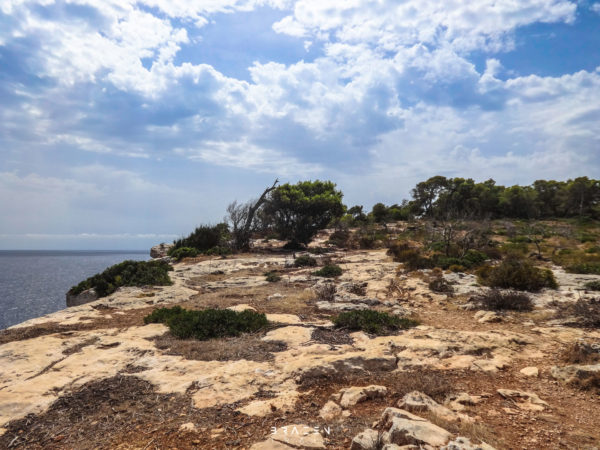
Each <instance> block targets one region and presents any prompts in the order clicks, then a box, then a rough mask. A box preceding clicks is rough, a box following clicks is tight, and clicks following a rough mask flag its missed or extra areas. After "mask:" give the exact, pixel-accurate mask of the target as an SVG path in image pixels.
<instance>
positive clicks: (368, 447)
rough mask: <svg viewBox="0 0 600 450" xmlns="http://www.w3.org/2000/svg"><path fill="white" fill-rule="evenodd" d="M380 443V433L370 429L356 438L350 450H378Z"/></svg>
mask: <svg viewBox="0 0 600 450" xmlns="http://www.w3.org/2000/svg"><path fill="white" fill-rule="evenodd" d="M378 441H379V433H378V432H377V431H375V430H372V429H370V428H368V429H366V430H365V431H363V432H361V433H359V434H357V435H356V436H354V439H352V445H351V446H350V450H377V443H378Z"/></svg>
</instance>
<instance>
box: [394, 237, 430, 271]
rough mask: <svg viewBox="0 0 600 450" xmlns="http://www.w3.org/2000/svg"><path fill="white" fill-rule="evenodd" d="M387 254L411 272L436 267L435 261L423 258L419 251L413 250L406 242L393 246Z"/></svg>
mask: <svg viewBox="0 0 600 450" xmlns="http://www.w3.org/2000/svg"><path fill="white" fill-rule="evenodd" d="M387 254H388V255H391V256H393V258H394V261H396V262H400V263H403V264H404V268H405V269H406V270H409V271H412V270H421V269H432V268H433V267H435V263H434V261H432V260H431V259H429V258H427V257H425V256H423V255H422V254H421V251H420V250H419V249H416V248H412V247H410V246H409V245H408V244H407V243H405V242H402V243H394V244H392V245H391V246H390V247H389V249H388V251H387Z"/></svg>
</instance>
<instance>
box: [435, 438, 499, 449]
mask: <svg viewBox="0 0 600 450" xmlns="http://www.w3.org/2000/svg"><path fill="white" fill-rule="evenodd" d="M441 450H495V449H494V447H492V446H491V445H488V444H486V443H484V442H482V443H481V444H473V443H471V441H470V440H469V439H468V438H466V437H457V438H456V439H454V440H453V441H452V442H448V445H446V446H445V447H442V449H441Z"/></svg>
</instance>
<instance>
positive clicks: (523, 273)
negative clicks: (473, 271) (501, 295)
mask: <svg viewBox="0 0 600 450" xmlns="http://www.w3.org/2000/svg"><path fill="white" fill-rule="evenodd" d="M478 275H479V281H480V282H481V284H485V285H487V286H490V287H493V288H501V289H517V290H520V291H531V292H537V291H539V290H540V289H543V288H546V287H547V288H551V289H556V288H557V287H558V284H557V283H556V279H555V278H554V275H553V274H552V271H551V270H549V269H539V268H537V267H535V266H534V265H533V264H532V263H531V261H529V260H527V259H525V258H522V257H520V256H519V255H516V254H512V255H508V256H507V257H506V258H505V259H504V261H502V263H500V265H498V266H496V267H490V266H482V270H480V271H479V272H478Z"/></svg>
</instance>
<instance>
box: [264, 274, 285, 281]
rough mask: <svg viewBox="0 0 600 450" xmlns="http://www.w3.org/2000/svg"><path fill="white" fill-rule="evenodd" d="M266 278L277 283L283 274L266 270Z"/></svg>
mask: <svg viewBox="0 0 600 450" xmlns="http://www.w3.org/2000/svg"><path fill="white" fill-rule="evenodd" d="M265 280H267V281H268V282H269V283H276V282H277V281H280V280H281V276H280V275H279V274H278V273H277V272H266V273H265Z"/></svg>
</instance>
